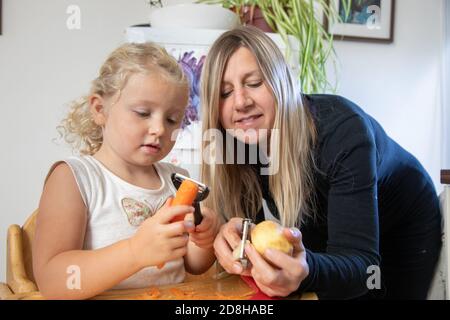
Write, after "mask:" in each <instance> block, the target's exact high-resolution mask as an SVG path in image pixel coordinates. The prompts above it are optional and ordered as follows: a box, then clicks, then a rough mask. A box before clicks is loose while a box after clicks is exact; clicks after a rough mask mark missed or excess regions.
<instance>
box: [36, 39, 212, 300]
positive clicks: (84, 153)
mask: <svg viewBox="0 0 450 320" xmlns="http://www.w3.org/2000/svg"><path fill="white" fill-rule="evenodd" d="M187 101H188V81H187V79H186V77H185V75H184V74H183V72H182V70H181V68H180V66H178V64H177V61H176V60H175V59H174V58H173V57H171V56H170V55H169V54H168V53H167V52H166V51H165V50H164V49H162V48H160V47H159V46H157V45H155V44H152V43H146V44H124V45H122V46H121V47H119V48H118V49H116V50H115V51H114V52H112V53H111V55H110V56H109V57H108V59H107V60H106V61H105V63H104V64H103V66H102V67H101V69H100V74H99V76H98V77H97V78H96V79H95V80H94V81H93V84H92V88H91V92H90V94H89V96H87V97H86V98H83V99H81V100H80V101H77V102H75V103H74V104H73V106H72V108H71V110H70V112H69V114H68V116H67V118H66V119H65V120H64V121H63V123H62V129H64V130H63V132H64V134H65V138H66V140H67V141H68V142H70V143H73V145H74V147H75V148H76V149H77V150H78V151H79V152H80V153H81V155H79V156H74V157H69V158H68V159H65V160H64V161H61V162H58V163H56V164H55V165H54V166H53V167H52V169H51V170H50V173H49V175H48V178H47V181H46V184H45V187H44V191H43V193H42V197H41V201H40V204H39V214H38V216H37V225H36V236H35V240H34V244H33V246H34V248H33V270H34V275H35V277H36V282H37V284H38V287H39V290H40V291H41V293H42V294H43V295H44V296H45V297H46V298H51V299H52V298H55V299H56V298H57V299H82V298H89V297H92V296H94V295H96V294H99V293H101V292H102V291H105V290H107V289H111V288H113V289H125V288H144V287H149V286H152V285H164V284H171V283H178V282H182V281H183V280H184V277H185V270H187V271H189V272H191V273H194V274H198V273H202V272H204V271H206V270H207V269H208V268H209V267H210V266H211V265H212V263H213V262H214V261H215V257H214V251H213V248H212V246H213V241H214V237H215V235H216V234H217V231H218V226H219V225H218V219H217V216H216V215H214V214H212V211H210V210H208V209H207V208H203V210H202V213H203V215H204V219H203V220H202V222H201V223H200V224H199V225H197V226H194V223H193V216H192V213H193V211H194V209H193V208H192V207H190V206H171V205H170V203H171V197H172V196H173V195H174V193H175V192H176V189H175V188H174V186H173V184H172V182H171V179H170V176H171V174H172V173H174V172H180V173H183V174H185V175H187V172H186V171H185V170H183V169H181V168H178V167H175V166H173V165H171V164H168V163H163V162H159V161H160V160H161V159H163V158H164V157H165V156H166V155H167V154H168V153H169V151H170V150H171V149H172V147H173V145H174V144H175V140H174V137H176V134H175V132H176V130H177V129H178V128H179V127H180V125H181V123H182V121H183V118H184V113H185V108H186V105H187ZM183 215H185V220H184V221H178V222H171V221H172V219H173V218H175V217H177V216H183ZM76 279H78V280H76Z"/></svg>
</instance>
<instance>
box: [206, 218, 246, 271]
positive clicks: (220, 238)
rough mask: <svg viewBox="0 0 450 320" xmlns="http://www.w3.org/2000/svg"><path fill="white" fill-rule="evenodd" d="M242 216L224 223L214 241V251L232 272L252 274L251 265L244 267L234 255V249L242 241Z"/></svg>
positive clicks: (220, 261) (222, 264) (223, 265)
mask: <svg viewBox="0 0 450 320" xmlns="http://www.w3.org/2000/svg"><path fill="white" fill-rule="evenodd" d="M241 234H242V218H232V219H230V220H229V221H228V222H227V223H225V224H224V225H222V227H221V228H220V231H219V233H218V234H217V236H216V239H215V241H214V251H215V254H216V258H217V260H218V261H219V263H220V265H221V266H222V267H223V268H224V269H225V271H226V272H228V273H230V274H240V275H247V276H249V275H251V272H250V267H247V268H246V269H244V268H243V266H242V264H241V263H240V262H239V261H236V260H235V259H234V257H233V250H234V249H235V248H237V247H238V246H239V244H240V242H241Z"/></svg>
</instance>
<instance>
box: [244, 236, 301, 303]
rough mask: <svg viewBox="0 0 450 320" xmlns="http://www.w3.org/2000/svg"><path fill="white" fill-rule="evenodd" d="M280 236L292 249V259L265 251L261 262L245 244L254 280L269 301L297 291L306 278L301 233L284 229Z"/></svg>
mask: <svg viewBox="0 0 450 320" xmlns="http://www.w3.org/2000/svg"><path fill="white" fill-rule="evenodd" d="M283 232H284V234H285V236H286V237H287V239H288V240H289V241H290V242H291V243H292V244H293V245H294V250H293V255H292V256H290V255H288V254H285V253H283V252H281V251H279V250H266V252H265V253H264V258H265V259H264V258H263V257H262V256H261V255H260V254H259V253H258V252H257V251H256V249H255V248H254V247H253V245H251V244H248V245H247V246H246V247H245V252H246V254H247V257H248V259H249V260H250V261H251V263H252V268H251V275H252V277H253V279H254V280H255V282H256V284H257V285H258V287H259V288H260V289H261V291H262V292H264V293H265V294H267V295H268V296H271V297H273V296H279V297H286V296H288V295H289V294H291V293H292V292H293V291H295V290H297V289H298V287H299V286H300V284H301V282H302V281H303V280H304V279H305V278H306V277H307V276H308V274H309V267H308V263H307V262H306V251H305V247H304V246H303V243H302V235H301V232H300V230H298V229H297V228H292V229H288V228H284V230H283ZM269 262H270V263H269Z"/></svg>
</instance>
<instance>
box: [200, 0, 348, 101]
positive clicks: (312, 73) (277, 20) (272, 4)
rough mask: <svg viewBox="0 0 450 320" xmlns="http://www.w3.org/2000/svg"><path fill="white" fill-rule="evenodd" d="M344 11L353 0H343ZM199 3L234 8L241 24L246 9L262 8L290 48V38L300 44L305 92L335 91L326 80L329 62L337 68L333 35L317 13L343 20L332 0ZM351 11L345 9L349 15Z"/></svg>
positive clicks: (218, 0)
mask: <svg viewBox="0 0 450 320" xmlns="http://www.w3.org/2000/svg"><path fill="white" fill-rule="evenodd" d="M342 1H343V4H344V8H350V6H351V1H352V0H342ZM197 2H198V3H207V4H220V5H222V6H223V7H224V8H228V9H232V10H233V11H235V12H236V13H237V14H238V15H239V16H240V17H241V21H242V16H243V15H242V12H243V11H244V10H245V8H247V9H248V8H249V7H250V8H251V9H252V10H253V9H254V8H255V7H259V9H260V10H261V12H262V14H263V16H264V18H265V20H266V22H267V24H268V25H269V26H270V27H271V28H272V30H273V31H274V32H277V33H278V34H279V35H280V36H281V38H282V39H283V41H284V42H285V43H286V45H287V48H288V54H289V48H290V44H289V41H288V36H293V37H294V38H295V39H296V40H297V41H298V44H299V61H298V63H299V78H300V81H301V86H302V90H303V92H305V93H320V92H325V91H327V90H329V89H331V90H332V91H334V90H335V86H334V85H332V84H331V83H330V82H329V81H328V78H327V72H326V64H327V61H328V60H329V59H331V60H330V61H332V62H333V65H335V61H336V60H335V58H336V56H335V52H334V48H333V36H332V35H330V34H328V32H327V30H325V27H324V24H323V21H322V19H321V17H320V16H319V15H318V12H323V16H324V17H325V18H326V19H327V20H328V21H337V20H341V17H340V16H339V13H338V12H337V11H336V10H335V9H334V6H333V5H332V4H331V2H330V1H329V0H198V1H197ZM348 10H349V9H345V12H348Z"/></svg>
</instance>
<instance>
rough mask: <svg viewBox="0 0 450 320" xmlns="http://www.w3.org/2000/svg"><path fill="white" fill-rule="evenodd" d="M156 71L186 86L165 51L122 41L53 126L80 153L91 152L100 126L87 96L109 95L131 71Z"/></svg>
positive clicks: (98, 138) (97, 142) (99, 135)
mask: <svg viewBox="0 0 450 320" xmlns="http://www.w3.org/2000/svg"><path fill="white" fill-rule="evenodd" d="M150 72H158V74H159V75H161V76H164V77H165V79H167V80H171V81H173V82H174V83H175V84H177V85H179V86H181V87H184V88H183V89H185V90H186V91H187V90H188V89H189V83H188V79H187V77H186V75H185V74H184V72H183V71H182V69H181V67H180V66H179V65H178V62H177V61H176V60H175V58H173V57H172V56H170V55H169V54H168V53H167V51H166V50H165V49H164V48H162V47H160V46H158V45H156V44H154V43H151V42H147V43H143V44H137V43H126V44H123V45H121V46H120V47H118V48H117V49H116V50H114V51H113V52H112V53H111V54H110V55H109V57H108V58H107V59H106V61H105V62H104V63H103V65H102V67H101V68H100V71H99V75H98V77H97V78H96V79H94V81H93V82H92V85H91V89H90V93H89V95H87V96H83V97H81V98H80V99H77V100H75V101H73V102H72V103H71V104H70V110H69V112H68V114H67V116H66V117H65V118H64V119H63V120H62V122H61V124H60V125H59V126H58V127H57V129H58V131H59V133H60V135H61V136H63V137H64V140H65V141H66V142H67V143H69V144H70V145H72V147H73V148H74V149H75V150H78V152H79V153H81V154H89V155H93V154H94V153H96V152H97V151H98V150H99V149H100V147H101V145H102V142H103V134H102V128H101V127H100V126H98V125H97V124H96V123H95V122H94V119H93V117H92V114H91V111H90V106H89V97H90V96H91V95H93V94H98V95H100V96H102V97H111V96H113V95H115V94H116V93H118V92H119V94H120V91H121V90H122V89H123V88H124V87H125V85H126V83H127V81H128V79H129V77H130V76H131V75H132V74H136V73H142V74H149V73H150Z"/></svg>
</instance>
